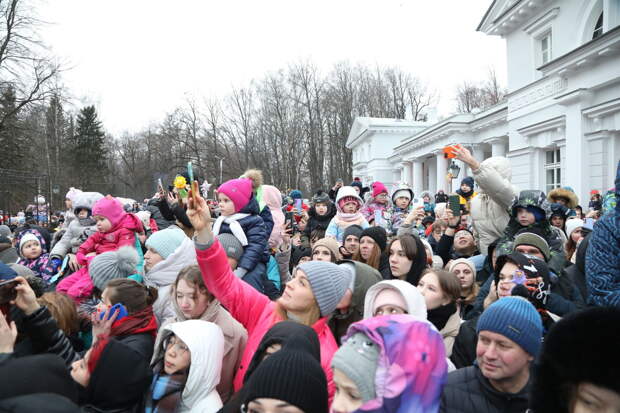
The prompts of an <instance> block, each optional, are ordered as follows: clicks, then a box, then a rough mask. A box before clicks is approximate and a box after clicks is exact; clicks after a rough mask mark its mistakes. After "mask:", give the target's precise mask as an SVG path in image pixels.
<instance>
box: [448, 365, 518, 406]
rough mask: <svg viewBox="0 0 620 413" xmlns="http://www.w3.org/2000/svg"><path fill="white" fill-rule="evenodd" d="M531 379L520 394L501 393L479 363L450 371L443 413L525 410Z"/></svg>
mask: <svg viewBox="0 0 620 413" xmlns="http://www.w3.org/2000/svg"><path fill="white" fill-rule="evenodd" d="M529 388H530V381H528V383H527V384H526V385H525V387H524V388H523V389H521V391H520V392H519V393H515V394H511V393H501V392H499V391H497V390H496V389H495V388H494V387H493V386H491V383H489V381H488V380H487V379H486V378H485V377H484V376H483V375H482V372H481V371H480V369H479V368H478V366H471V367H467V368H464V369H460V370H456V371H453V372H452V373H450V374H448V381H447V382H446V385H445V386H444V388H443V394H442V395H441V407H440V408H439V411H440V412H441V413H457V412H458V413H495V412H497V413H523V412H525V411H526V410H527V404H528V392H529Z"/></svg>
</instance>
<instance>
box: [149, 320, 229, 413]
mask: <svg viewBox="0 0 620 413" xmlns="http://www.w3.org/2000/svg"><path fill="white" fill-rule="evenodd" d="M172 334H174V335H175V336H177V337H178V338H179V339H180V340H181V341H183V342H184V343H185V345H187V347H188V348H189V352H190V355H191V364H190V366H189V374H188V376H187V380H186V381H185V386H184V388H183V393H182V394H181V405H180V407H179V409H177V410H175V411H176V412H179V413H188V412H205V413H214V412H217V411H218V410H219V409H220V408H221V407H222V400H221V399H220V395H219V394H218V392H217V391H216V390H215V386H217V384H218V383H219V381H220V372H221V371H222V357H223V355H224V335H223V334H222V330H221V329H220V328H219V327H218V326H217V324H214V323H210V322H207V321H203V320H187V321H182V322H176V323H172V324H168V325H166V326H163V327H162V328H161V330H160V335H161V336H162V340H161V341H160V343H159V345H157V346H156V347H155V352H154V355H153V360H154V362H153V363H152V366H153V367H154V368H155V370H156V371H155V373H159V372H161V371H163V363H164V355H165V353H166V349H165V348H164V342H165V339H166V338H168V337H170V336H171V335H172ZM147 397H148V396H147Z"/></svg>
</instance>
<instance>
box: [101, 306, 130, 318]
mask: <svg viewBox="0 0 620 413" xmlns="http://www.w3.org/2000/svg"><path fill="white" fill-rule="evenodd" d="M117 309H118V310H120V311H119V313H118V315H117V316H116V319H115V320H114V321H118V320H121V319H123V318H125V317H127V316H128V315H129V313H127V309H126V308H125V306H124V305H123V304H121V303H116V304H114V305H113V306H112V307H110V309H109V310H108V318H107V320H109V319H110V318H112V314H114V312H115V311H116V310H117ZM104 315H105V311H102V312H101V313H99V319H100V320H103V316H104Z"/></svg>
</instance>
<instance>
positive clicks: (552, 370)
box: [500, 300, 620, 413]
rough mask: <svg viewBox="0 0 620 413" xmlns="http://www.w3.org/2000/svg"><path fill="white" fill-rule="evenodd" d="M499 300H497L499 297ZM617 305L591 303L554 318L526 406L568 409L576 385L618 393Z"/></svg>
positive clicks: (619, 322)
mask: <svg viewBox="0 0 620 413" xmlns="http://www.w3.org/2000/svg"><path fill="white" fill-rule="evenodd" d="M500 301H501V300H500ZM618 326H620V309H618V308H615V307H593V308H589V309H587V310H583V311H579V312H575V313H572V314H569V315H566V316H565V317H563V318H562V319H561V320H560V321H558V322H557V323H556V324H555V325H554V326H553V328H552V329H551V330H550V331H549V334H548V335H547V336H546V337H545V343H544V344H543V348H542V353H541V355H540V358H539V360H538V362H537V363H536V366H535V370H534V375H533V385H532V387H531V389H532V392H531V395H530V407H531V408H532V410H533V411H534V412H536V413H538V412H557V413H569V412H570V411H572V410H571V409H570V407H569V406H570V404H571V400H572V396H573V395H574V392H575V389H576V387H577V385H579V384H580V383H591V384H593V385H595V386H600V387H603V388H605V389H608V390H611V391H614V392H616V393H619V394H620V380H618V372H619V371H620V357H618V343H620V329H619V328H618Z"/></svg>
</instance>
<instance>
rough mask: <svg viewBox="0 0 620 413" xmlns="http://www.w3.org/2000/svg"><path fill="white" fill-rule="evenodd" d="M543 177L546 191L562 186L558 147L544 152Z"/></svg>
mask: <svg viewBox="0 0 620 413" xmlns="http://www.w3.org/2000/svg"><path fill="white" fill-rule="evenodd" d="M545 179H546V189H547V193H549V191H551V190H552V189H554V188H558V187H560V186H562V161H561V158H560V149H559V148H557V149H551V150H548V151H546V152H545Z"/></svg>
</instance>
